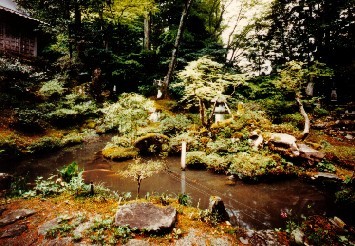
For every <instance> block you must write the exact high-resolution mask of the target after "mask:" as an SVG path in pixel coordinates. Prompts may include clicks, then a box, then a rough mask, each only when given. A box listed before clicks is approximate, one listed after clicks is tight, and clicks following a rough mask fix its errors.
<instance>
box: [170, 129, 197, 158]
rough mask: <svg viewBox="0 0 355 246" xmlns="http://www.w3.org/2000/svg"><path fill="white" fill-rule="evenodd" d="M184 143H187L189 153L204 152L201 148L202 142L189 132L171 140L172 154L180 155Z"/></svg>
mask: <svg viewBox="0 0 355 246" xmlns="http://www.w3.org/2000/svg"><path fill="white" fill-rule="evenodd" d="M182 141H186V148H187V151H198V150H202V149H201V148H200V147H201V145H200V144H201V142H199V140H198V138H197V137H195V136H192V135H191V134H190V133H189V132H184V133H181V134H178V135H176V136H174V137H171V138H170V142H169V150H170V152H171V153H172V154H178V153H180V152H181V143H182Z"/></svg>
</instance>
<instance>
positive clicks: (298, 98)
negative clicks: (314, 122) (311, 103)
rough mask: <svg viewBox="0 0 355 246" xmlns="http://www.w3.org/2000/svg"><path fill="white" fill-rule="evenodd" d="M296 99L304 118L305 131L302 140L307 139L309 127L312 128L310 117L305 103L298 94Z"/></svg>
mask: <svg viewBox="0 0 355 246" xmlns="http://www.w3.org/2000/svg"><path fill="white" fill-rule="evenodd" d="M296 101H297V104H298V107H299V109H300V113H301V115H302V116H303V118H304V129H303V133H302V141H303V140H305V139H306V137H307V136H308V134H309V129H310V126H311V123H310V121H309V117H308V115H307V113H306V111H305V110H304V108H303V104H302V102H301V99H300V97H299V96H298V95H297V96H296Z"/></svg>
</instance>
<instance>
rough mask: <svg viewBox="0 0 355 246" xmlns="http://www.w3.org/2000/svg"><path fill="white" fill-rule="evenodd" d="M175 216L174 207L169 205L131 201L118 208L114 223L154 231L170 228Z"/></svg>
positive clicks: (173, 223)
mask: <svg viewBox="0 0 355 246" xmlns="http://www.w3.org/2000/svg"><path fill="white" fill-rule="evenodd" d="M176 218H177V213H176V209H175V208H173V207H171V206H167V207H158V206H156V205H154V204H152V203H131V204H126V205H123V206H121V207H119V208H118V210H117V212H116V216H115V225H116V226H129V227H130V228H136V229H137V230H140V231H149V232H152V233H154V232H158V231H162V230H169V229H172V228H173V226H174V225H175V222H176Z"/></svg>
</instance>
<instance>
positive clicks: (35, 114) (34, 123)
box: [13, 109, 47, 133]
mask: <svg viewBox="0 0 355 246" xmlns="http://www.w3.org/2000/svg"><path fill="white" fill-rule="evenodd" d="M43 118H44V115H43V114H42V112H40V111H38V110H36V109H24V110H18V111H17V112H16V114H15V119H16V120H15V122H14V124H13V125H14V127H15V128H16V129H17V130H20V131H23V132H29V133H40V132H43V131H44V128H45V126H46V125H47V124H46V122H45V121H43Z"/></svg>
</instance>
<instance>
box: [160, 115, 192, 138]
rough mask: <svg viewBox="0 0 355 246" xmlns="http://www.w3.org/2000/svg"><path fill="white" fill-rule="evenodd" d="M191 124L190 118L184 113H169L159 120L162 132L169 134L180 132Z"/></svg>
mask: <svg viewBox="0 0 355 246" xmlns="http://www.w3.org/2000/svg"><path fill="white" fill-rule="evenodd" d="M191 124H192V122H191V120H189V119H188V118H187V117H186V116H185V115H182V114H177V115H174V116H170V115H169V116H167V117H166V118H165V119H163V120H162V121H161V122H160V128H161V131H162V133H164V134H166V135H169V136H171V135H176V134H179V133H181V132H182V131H184V130H186V129H187V128H188V126H189V125H191Z"/></svg>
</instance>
